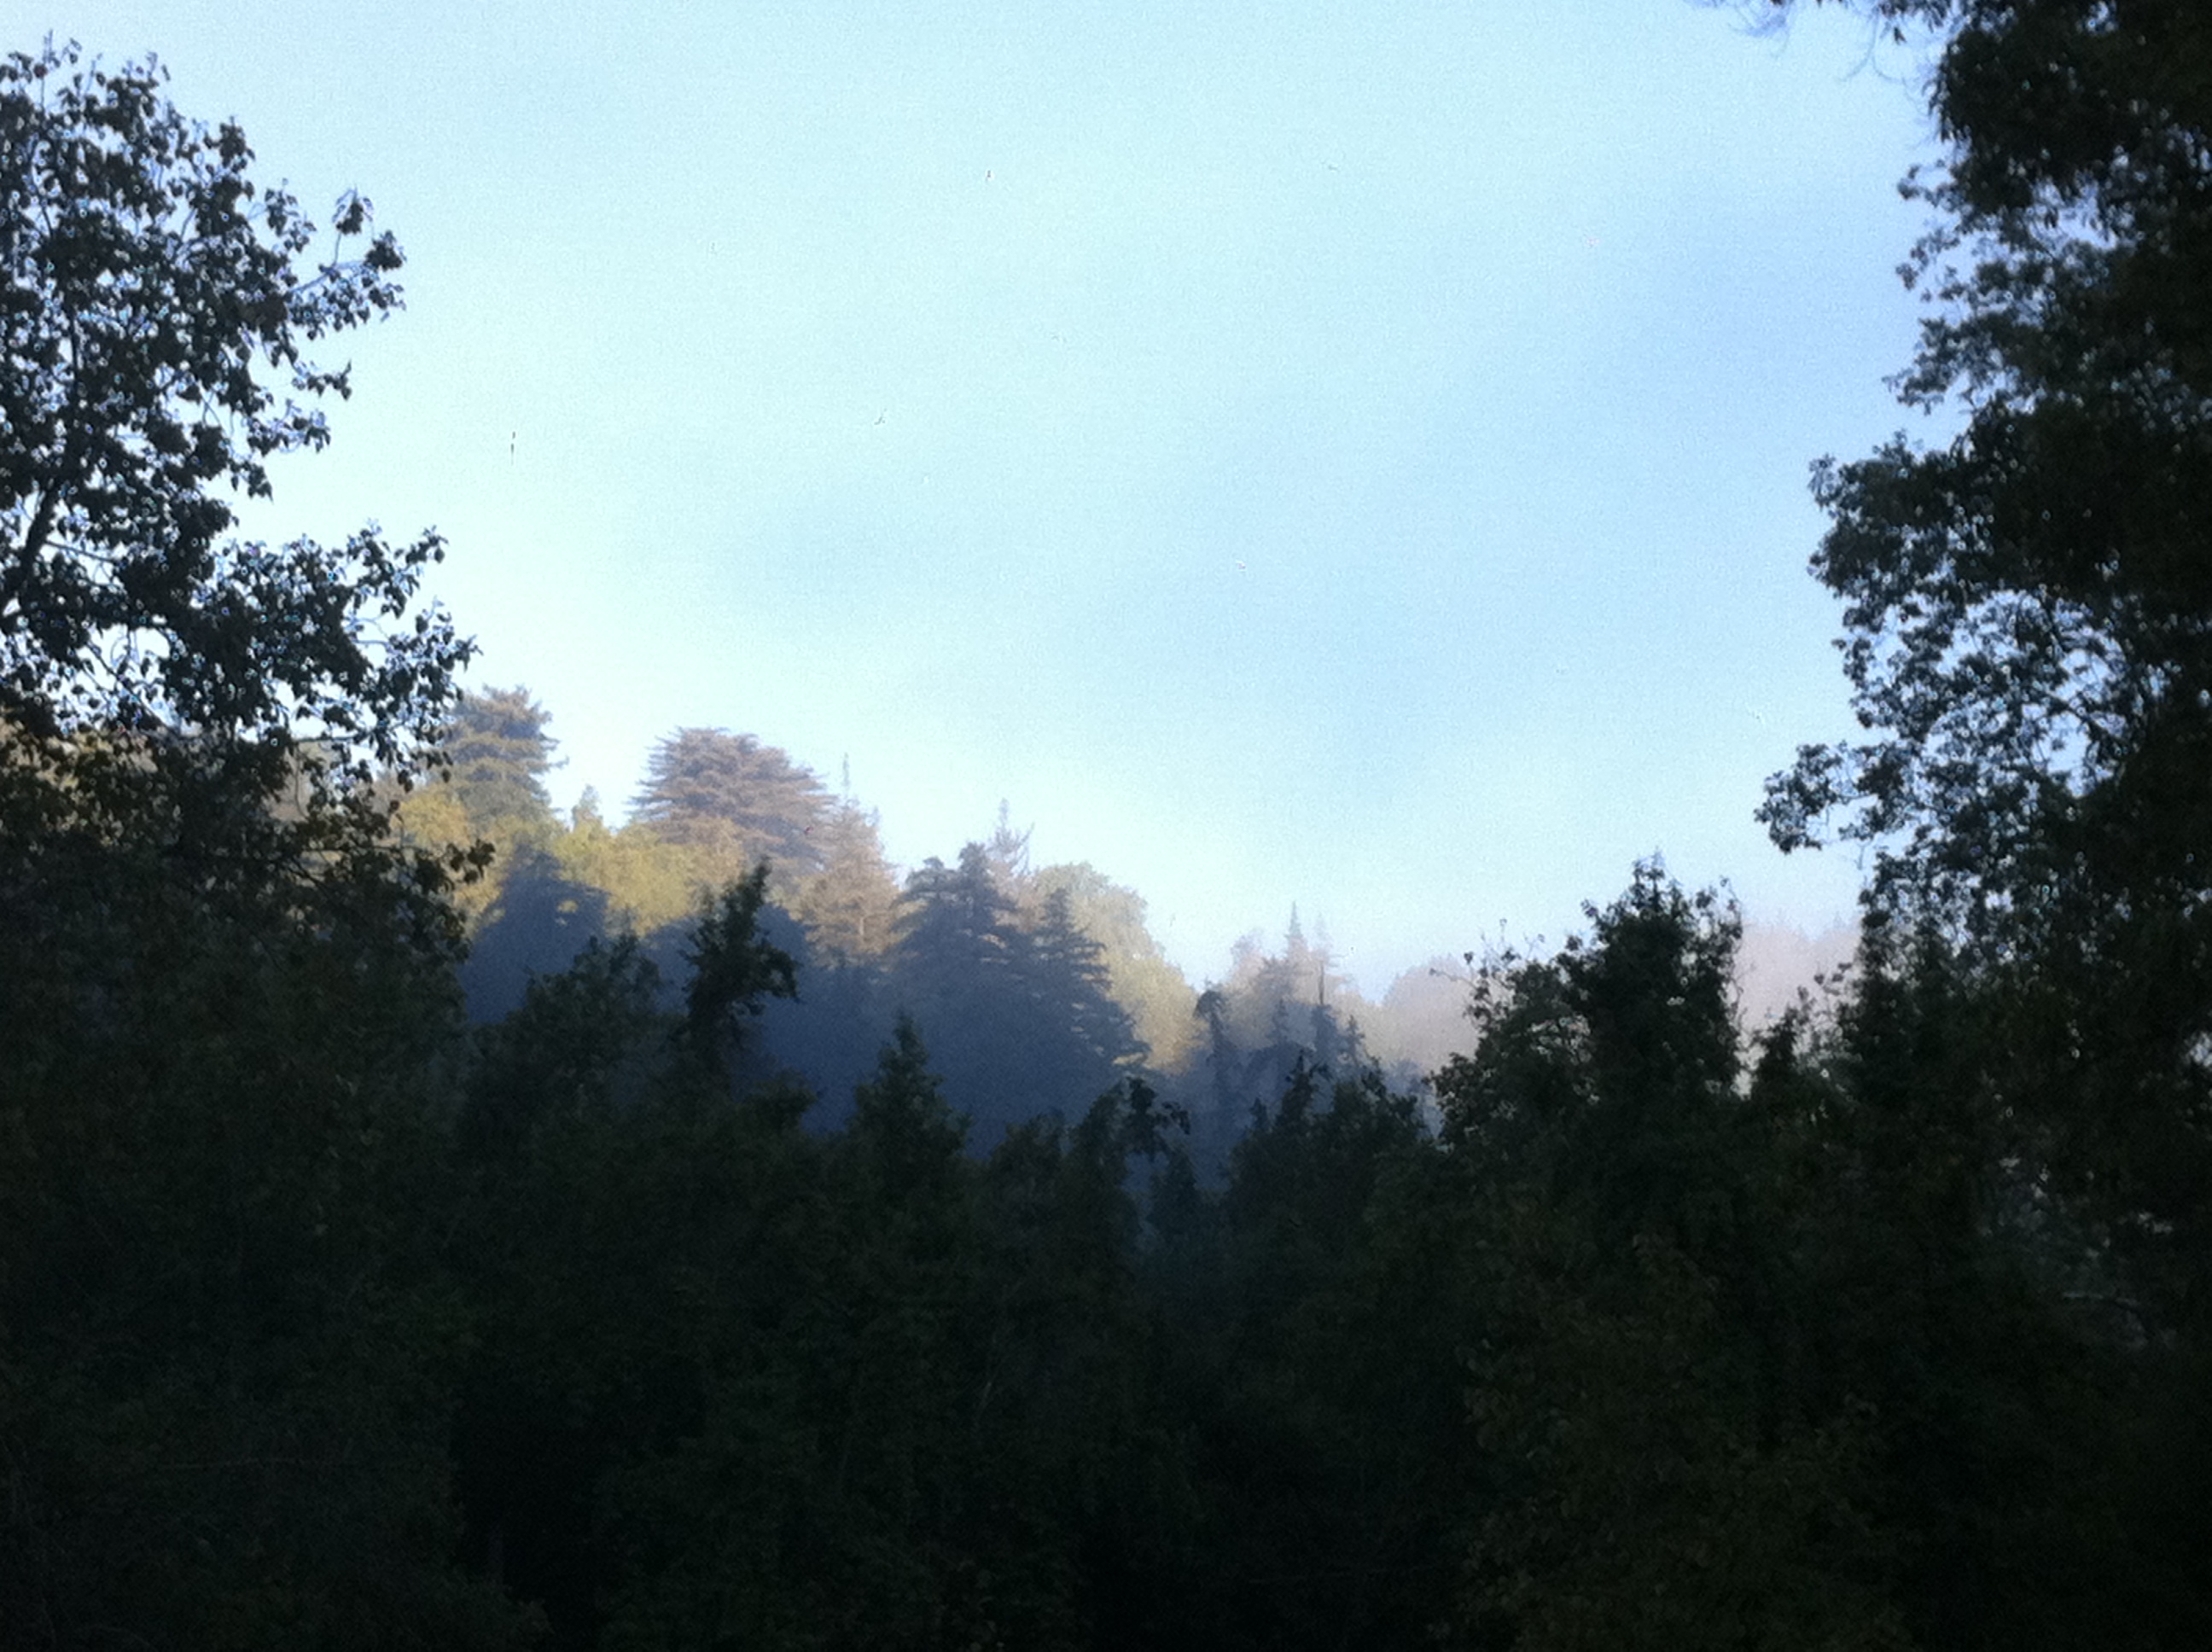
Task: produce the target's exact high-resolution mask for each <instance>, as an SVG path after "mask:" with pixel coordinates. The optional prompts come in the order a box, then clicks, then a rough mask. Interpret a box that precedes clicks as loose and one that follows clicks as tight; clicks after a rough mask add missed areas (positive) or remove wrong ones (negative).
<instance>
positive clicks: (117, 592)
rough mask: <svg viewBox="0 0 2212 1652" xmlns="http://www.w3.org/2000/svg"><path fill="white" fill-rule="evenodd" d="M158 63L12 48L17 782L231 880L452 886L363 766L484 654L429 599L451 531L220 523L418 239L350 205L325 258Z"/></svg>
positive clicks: (2, 141)
mask: <svg viewBox="0 0 2212 1652" xmlns="http://www.w3.org/2000/svg"><path fill="white" fill-rule="evenodd" d="M161 82H162V76H161V71H160V70H158V69H156V68H155V67H154V66H153V65H151V64H147V65H143V66H141V65H125V67H123V68H121V69H118V70H104V69H101V68H99V67H97V66H93V67H89V68H88V67H84V66H82V64H81V62H80V58H79V54H78V52H77V50H76V47H74V46H67V47H62V48H54V47H52V46H49V47H47V48H46V50H44V51H43V52H40V53H39V54H38V55H36V56H35V57H33V56H27V55H25V54H22V53H20V52H19V53H14V54H10V55H9V57H8V58H6V59H5V60H4V61H0V153H4V155H5V156H6V159H5V161H4V162H0V227H3V228H4V233H0V282H4V290H5V293H6V294H7V301H6V303H5V305H4V308H0V330H4V334H3V335H0V336H4V340H5V351H6V357H5V359H6V361H7V362H8V364H9V367H8V370H7V372H6V373H5V374H0V411H4V417H0V726H4V727H5V728H6V729H7V731H8V732H9V737H8V738H6V739H5V740H4V741H0V798H4V799H5V800H6V809H7V811H8V813H9V815H10V816H12V817H15V819H17V820H20V821H22V822H23V823H24V824H23V830H24V831H26V832H27V831H31V830H35V829H36V826H35V824H34V823H37V822H40V821H51V820H52V819H53V818H54V817H55V816H56V811H59V812H60V813H61V814H64V815H68V816H71V817H74V818H75V819H76V820H77V821H78V822H79V823H81V824H82V826H83V828H84V829H88V830H93V831H95V832H105V833H106V834H109V835H112V834H115V833H117V832H128V833H129V834H131V835H137V836H140V837H150V838H151V839H152V840H153V841H154V842H155V845H156V847H160V848H161V850H162V851H163V852H165V853H169V854H171V855H172V856H173V857H174V858H177V859H180V860H183V861H185V862H186V863H188V864H189V865H191V866H192V867H193V868H194V869H195V870H196V872H197V873H198V874H199V875H201V876H202V877H204V878H207V879H209V880H210V882H211V883H215V884H223V883H234V882H236V881H237V879H238V878H242V877H251V876H254V875H258V874H264V873H266V872H270V871H271V870H280V871H283V872H286V873H287V874H298V873H301V872H307V871H309V870H311V869H317V868H322V867H326V866H329V865H333V864H336V865H341V866H346V867H351V866H356V865H370V866H372V868H374V866H378V865H388V864H389V863H391V862H392V860H393V859H411V860H412V861H413V862H414V870H415V871H416V873H417V874H418V881H419V882H420V883H421V884H422V887H423V888H425V889H426V890H429V891H430V892H432V893H433V894H435V893H436V892H438V891H439V890H441V887H442V884H443V882H444V879H443V878H442V876H441V868H440V865H438V863H437V862H436V861H435V859H432V858H429V857H425V856H411V855H405V854H404V853H399V852H396V851H395V850H394V848H393V847H392V843H391V842H390V841H389V839H388V837H387V835H386V833H385V830H384V828H385V825H386V823H387V821H388V818H389V815H390V811H391V808H392V799H390V798H389V797H388V796H380V795H379V794H377V793H374V791H373V790H372V788H371V787H370V785H369V782H370V781H371V780H374V778H375V777H376V776H377V775H378V774H380V773H384V772H392V771H398V772H399V773H401V774H403V775H404V774H406V773H408V772H410V770H412V769H414V768H417V767H419V766H420V765H422V763H423V762H424V761H425V760H426V758H427V757H428V754H429V752H430V751H431V750H432V749H433V747H434V746H435V739H436V736H437V732H438V731H439V729H440V727H441V725H442V724H443V721H444V720H445V716H446V714H447V709H448V708H449V706H450V705H451V703H452V695H453V687H452V678H453V671H454V670H455V668H456V667H458V666H459V665H460V664H461V663H462V662H464V661H465V659H466V658H467V657H468V653H469V652H470V650H469V647H468V645H467V644H465V643H464V642H462V641H459V639H458V638H456V637H455V635H453V629H452V626H451V625H450V623H448V622H447V619H446V617H445V616H444V615H443V614H441V612H440V611H439V610H436V609H435V608H425V609H418V610H415V611H413V612H412V613H411V615H410V607H411V606H412V604H413V599H414V598H415V594H416V586H417V584H418V582H419V580H420V579H421V577H422V571H423V569H424V568H426V567H427V566H428V565H429V564H430V563H431V562H435V561H436V560H438V559H439V558H440V557H441V556H443V554H444V549H443V545H442V544H441V541H440V540H439V539H438V538H437V536H436V535H435V534H428V535H425V536H423V537H422V538H420V539H418V540H416V541H415V542H414V543H413V544H404V545H393V544H387V543H386V540H385V539H384V538H383V537H382V536H381V535H380V533H378V532H377V531H375V530H374V529H373V528H371V529H366V530H364V531H362V532H361V533H358V534H356V536H354V538H352V539H351V540H350V541H349V543H348V544H347V545H346V546H345V547H344V548H343V550H325V549H324V548H322V547H320V546H319V545H316V544H313V542H311V541H308V540H305V539H301V540H295V541H294V542H292V543H291V544H288V545H285V546H283V547H281V548H274V549H272V548H270V547H268V546H265V545H261V544H239V543H236V542H234V541H229V540H227V539H226V538H224V536H225V534H226V532H227V531H228V529H229V527H230V525H231V523H232V520H233V515H232V510H231V507H230V504H229V502H228V498H227V495H228V494H229V493H230V492H232V491H233V490H238V489H242V490H244V491H245V492H246V493H248V494H252V495H266V494H268V493H269V491H270V477H269V472H268V468H267V466H268V461H269V460H270V459H272V458H273V457H275V456H276V455H278V454H282V453H286V452H295V451H300V450H309V451H312V450H313V449H315V448H319V447H320V446H322V445H323V444H324V442H325V441H326V440H328V436H329V433H328V430H327V428H326V426H325V422H324V419H323V416H322V414H321V412H320V410H319V409H318V408H317V407H316V406H315V402H316V400H317V399H318V398H321V397H323V396H325V395H327V394H330V393H332V392H335V393H337V394H339V395H344V394H345V393H347V392H348V391H349V382H348V379H347V375H346V373H345V371H344V370H343V369H331V368H325V367H320V366H319V365H317V364H316V363H315V362H313V361H312V360H311V359H310V358H309V357H308V355H307V353H306V352H307V349H309V348H310V347H311V346H312V345H313V343H316V342H317V341H319V340H320V339H322V338H324V337H326V336H327V335H329V334H331V333H333V332H337V331H342V330H343V329H345V328H348V327H350V326H354V325H358V324H360V323H362V322H363V321H366V320H368V319H373V318H374V317H377V316H380V315H381V314H383V313H386V312H388V311H390V310H391V309H392V308H394V307H396V306H397V305H398V302H399V293H398V287H397V286H396V285H395V284H394V282H393V279H392V277H393V275H394V273H395V272H396V271H397V270H398V268H399V264H400V252H399V249H398V245H397V244H396V243H395V242H394V241H393V240H392V237H391V236H390V235H389V234H373V233H372V230H371V225H370V218H369V209H368V203H367V202H366V201H365V200H363V199H362V198H361V197H358V196H348V197H345V198H344V199H343V200H342V201H341V202H340V203H339V205H338V210H337V217H336V221H335V222H334V224H333V225H332V228H333V229H334V231H335V234H336V247H337V251H336V252H334V253H333V256H332V258H331V261H329V262H327V263H324V264H319V265H315V266H313V267H310V268H304V269H303V268H302V267H301V265H302V262H303V260H304V259H305V258H306V257H307V252H308V249H309V247H310V246H311V245H312V244H313V238H314V236H315V234H316V228H315V226H314V224H313V222H310V221H309V220H308V219H307V217H306V216H304V215H303V214H302V213H301V210H300V208H299V206H298V204H297V203H296V202H295V201H294V200H293V198H292V197H290V196H289V195H288V194H287V193H285V192H284V191H283V190H281V189H269V188H266V187H264V186H263V185H258V184H257V183H256V182H255V181H254V179H252V175H251V173H250V171H249V167H250V163H251V162H252V150H251V149H249V148H248V147H247V145H246V139H245V137H244V135H243V134H242V133H240V131H239V130H238V128H237V127H236V126H234V125H224V126H222V127H221V128H219V129H217V130H216V131H208V130H207V129H206V128H204V126H201V125H198V124H197V123H195V122H192V121H191V120H188V119H187V118H185V117H184V116H183V115H181V114H180V113H179V112H177V111H176V110H175V109H173V107H172V106H170V105H169V104H168V103H167V102H166V101H165V100H163V98H162V96H161ZM349 243H351V244H352V245H353V246H356V247H357V248H358V252H357V253H356V255H355V256H352V257H343V256H340V254H342V253H343V252H344V250H345V249H346V247H347V246H348V244H349ZM264 363H265V364H266V369H273V371H274V373H275V374H276V376H277V380H278V382H276V383H274V384H272V383H271V382H270V380H269V378H268V377H267V376H266V373H265V370H264V367H263V364H264ZM57 788H58V790H59V791H60V792H61V793H64V794H65V795H66V798H67V801H66V803H65V804H64V802H63V801H61V799H59V798H58V797H57V796H56V791H57ZM280 795H281V796H284V797H286V798H287V799H289V805H290V806H288V807H287V808H285V809H284V810H282V811H277V810H275V809H272V808H271V807H270V804H271V803H272V802H273V801H274V800H275V799H277V798H278V797H279V796H280ZM42 799H43V800H42ZM16 841H18V843H19V844H20V842H21V841H22V838H21V836H20V835H18V837H17V840H16ZM458 869H459V867H458V865H452V866H449V867H447V870H458ZM10 884H12V879H10V880H9V881H7V882H0V891H4V890H6V889H7V888H9V886H10Z"/></svg>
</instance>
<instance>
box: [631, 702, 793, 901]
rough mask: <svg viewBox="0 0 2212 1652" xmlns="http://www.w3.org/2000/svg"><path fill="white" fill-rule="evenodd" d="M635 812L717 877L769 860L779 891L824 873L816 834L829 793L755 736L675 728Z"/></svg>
mask: <svg viewBox="0 0 2212 1652" xmlns="http://www.w3.org/2000/svg"><path fill="white" fill-rule="evenodd" d="M634 810H635V812H634V815H633V817H632V818H633V822H634V823H635V824H637V825H639V826H641V827H643V828H645V829H647V830H649V831H651V832H652V833H653V834H654V835H657V836H658V837H659V838H661V839H662V840H664V841H667V842H670V843H675V844H680V845H683V846H684V847H687V848H690V849H693V850H695V851H697V852H698V853H701V854H702V855H704V856H705V857H706V858H707V861H708V864H709V865H711V866H712V867H714V868H715V869H717V875H726V876H732V877H735V876H742V875H743V874H744V872H746V871H748V870H750V868H751V867H752V866H753V865H756V864H757V863H758V862H760V861H762V860H766V861H768V862H769V866H770V868H771V871H770V874H769V875H770V878H771V879H772V880H774V883H775V887H776V888H777V889H778V890H783V889H785V888H787V886H788V884H789V882H790V880H793V879H796V878H799V877H802V876H804V875H805V874H809V873H814V872H820V871H821V870H822V868H823V854H822V852H821V849H820V847H819V846H817V844H816V843H815V842H814V841H813V836H814V834H815V832H816V831H817V829H819V828H820V827H821V826H822V824H823V821H824V819H825V818H826V817H827V816H828V814H829V794H828V793H827V792H826V791H825V790H824V789H823V785H822V782H821V780H819V779H817V777H816V775H815V774H814V772H813V771H812V770H811V769H810V768H806V767H805V766H804V765H803V764H799V763H795V762H793V761H792V760H791V758H790V756H788V755H787V753H785V752H784V751H782V750H780V749H779V748H777V747H775V746H772V745H766V744H763V743H762V742H761V741H760V739H759V738H757V737H756V736H754V735H750V734H732V733H730V732H728V731H726V730H725V729H719V728H684V729H678V730H677V732H675V733H673V734H671V735H670V736H669V737H668V738H666V739H665V740H663V741H661V742H660V743H659V744H658V745H656V746H655V747H654V748H653V756H652V760H651V762H649V763H648V765H647V770H646V780H645V784H644V786H643V787H641V788H640V790H639V792H638V794H637V797H636V798H635V800H634Z"/></svg>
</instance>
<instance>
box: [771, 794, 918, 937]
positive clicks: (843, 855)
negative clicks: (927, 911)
mask: <svg viewBox="0 0 2212 1652" xmlns="http://www.w3.org/2000/svg"><path fill="white" fill-rule="evenodd" d="M811 842H812V843H813V844H814V845H815V847H816V853H818V854H819V855H820V856H821V859H822V869H821V871H819V872H817V873H815V874H814V875H813V876H812V877H810V878H806V879H805V880H804V881H803V882H802V883H801V884H799V890H798V893H797V895H796V896H793V900H792V902H791V911H792V915H793V917H795V918H797V919H798V920H799V921H800V922H801V923H803V924H805V926H806V932H807V938H808V939H809V940H810V941H811V942H812V944H813V945H814V948H815V950H816V951H817V953H818V954H819V955H820V956H821V957H823V960H824V961H825V962H826V963H829V964H830V965H831V966H832V967H834V968H839V969H843V968H849V967H850V966H853V965H854V964H860V963H878V962H880V961H881V960H882V959H883V958H884V957H885V955H887V954H888V953H889V952H890V949H891V943H892V942H893V940H895V939H896V932H897V924H898V901H899V890H898V883H897V881H896V879H895V878H893V877H892V875H891V869H890V862H889V861H888V860H886V859H884V846H883V839H882V837H881V836H880V835H878V830H877V823H876V816H875V812H874V811H872V810H864V809H862V808H861V807H860V805H858V804H857V803H855V802H854V801H853V800H852V799H850V798H842V799H839V800H838V802H837V803H836V805H835V806H834V807H832V808H831V809H830V810H829V811H828V813H827V814H825V815H824V816H823V819H822V822H821V823H820V825H819V826H818V827H817V829H815V831H814V833H813V835H812V838H811Z"/></svg>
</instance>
